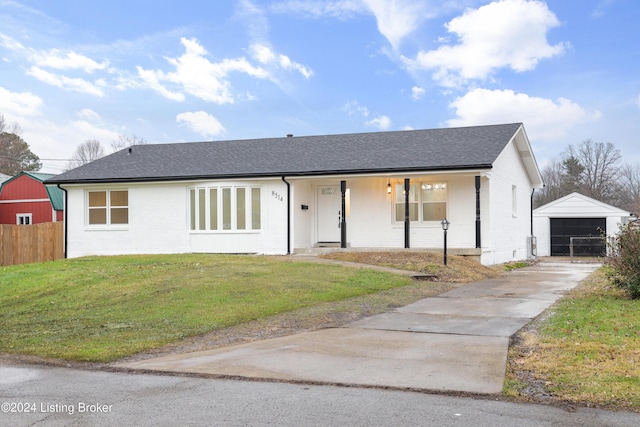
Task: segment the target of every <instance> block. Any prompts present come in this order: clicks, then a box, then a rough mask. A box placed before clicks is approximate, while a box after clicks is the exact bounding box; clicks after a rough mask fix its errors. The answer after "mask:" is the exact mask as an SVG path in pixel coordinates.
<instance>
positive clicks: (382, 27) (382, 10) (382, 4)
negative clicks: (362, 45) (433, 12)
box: [363, 0, 426, 49]
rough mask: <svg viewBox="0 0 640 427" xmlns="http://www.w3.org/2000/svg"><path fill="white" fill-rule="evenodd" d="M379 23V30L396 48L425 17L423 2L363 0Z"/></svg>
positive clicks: (410, 0) (412, 0) (409, 0)
mask: <svg viewBox="0 0 640 427" xmlns="http://www.w3.org/2000/svg"><path fill="white" fill-rule="evenodd" d="M363 1H364V3H365V4H366V5H367V6H368V7H369V9H371V11H372V12H373V14H374V15H375V17H376V21H377V23H378V31H380V33H381V34H382V35H383V36H385V37H386V39H387V40H388V41H389V43H390V44H391V46H393V48H394V49H398V47H399V45H400V42H401V41H402V39H403V38H404V37H405V36H407V35H408V34H411V33H412V32H413V31H415V30H416V28H418V26H419V25H420V23H421V21H422V20H423V19H424V18H425V15H426V11H425V10H424V8H423V6H424V5H423V3H422V2H420V1H416V0H363Z"/></svg>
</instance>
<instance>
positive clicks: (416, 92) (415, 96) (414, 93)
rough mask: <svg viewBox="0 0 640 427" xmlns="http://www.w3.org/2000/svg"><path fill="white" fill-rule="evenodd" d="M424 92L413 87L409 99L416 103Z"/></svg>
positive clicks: (422, 89) (419, 88)
mask: <svg viewBox="0 0 640 427" xmlns="http://www.w3.org/2000/svg"><path fill="white" fill-rule="evenodd" d="M424 93H425V90H424V88H421V87H418V86H414V87H412V88H411V98H412V99H413V100H414V101H417V100H418V99H420V98H422V97H423V96H424Z"/></svg>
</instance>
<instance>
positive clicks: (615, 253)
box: [607, 221, 640, 299]
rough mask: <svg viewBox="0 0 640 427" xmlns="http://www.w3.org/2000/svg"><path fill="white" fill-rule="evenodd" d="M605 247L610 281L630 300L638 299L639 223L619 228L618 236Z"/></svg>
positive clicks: (639, 286)
mask: <svg viewBox="0 0 640 427" xmlns="http://www.w3.org/2000/svg"><path fill="white" fill-rule="evenodd" d="M607 246H608V249H609V257H608V264H609V265H610V266H611V267H612V272H611V274H610V278H611V280H612V281H613V283H614V284H616V285H617V286H619V287H621V288H622V289H624V290H625V291H626V292H627V293H628V294H629V296H630V297H631V298H634V299H635V298H640V223H639V222H638V221H636V222H630V223H628V224H626V225H623V226H622V227H620V232H619V233H618V235H617V236H616V237H610V238H609V239H608V240H607Z"/></svg>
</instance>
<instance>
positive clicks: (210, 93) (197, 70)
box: [137, 38, 269, 105]
mask: <svg viewBox="0 0 640 427" xmlns="http://www.w3.org/2000/svg"><path fill="white" fill-rule="evenodd" d="M180 43H182V45H183V46H184V48H185V53H184V54H182V55H181V56H180V57H178V58H166V60H167V61H168V62H169V63H170V64H171V65H173V66H175V71H172V72H166V73H165V72H163V71H161V70H145V69H143V68H142V67H137V69H138V75H139V76H140V78H141V79H142V80H143V81H144V83H146V85H147V86H148V87H149V88H151V89H153V90H155V91H157V92H158V93H160V94H161V95H162V96H164V97H166V98H169V99H172V100H176V101H181V100H183V99H184V94H183V93H182V92H180V91H184V92H186V93H188V94H190V95H193V96H195V97H197V98H200V99H202V100H204V101H208V102H214V103H216V104H220V105H222V104H232V103H233V102H234V100H235V98H234V95H233V93H232V90H231V82H230V81H229V80H228V75H229V74H230V73H232V72H238V73H243V74H247V75H249V76H251V77H255V78H258V79H266V78H268V77H269V74H268V73H267V71H265V70H264V69H263V68H261V67H255V66H253V65H251V64H250V63H249V61H247V60H246V59H245V58H236V59H223V60H222V61H220V62H211V61H209V59H207V57H206V56H207V54H208V53H207V51H206V49H205V48H204V47H202V45H200V43H199V42H198V40H196V39H187V38H182V39H180ZM166 83H169V84H174V85H176V86H177V88H178V90H177V91H176V90H171V89H168V88H167V87H166V86H165V84H166Z"/></svg>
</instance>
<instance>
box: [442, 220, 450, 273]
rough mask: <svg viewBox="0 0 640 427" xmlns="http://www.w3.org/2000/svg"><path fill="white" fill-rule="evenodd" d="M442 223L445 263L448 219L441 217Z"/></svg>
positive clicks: (445, 259)
mask: <svg viewBox="0 0 640 427" xmlns="http://www.w3.org/2000/svg"><path fill="white" fill-rule="evenodd" d="M440 224H441V225H442V230H443V231H444V265H447V230H448V229H449V224H451V223H450V222H449V221H447V218H445V219H443V220H442V222H441V223H440Z"/></svg>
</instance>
